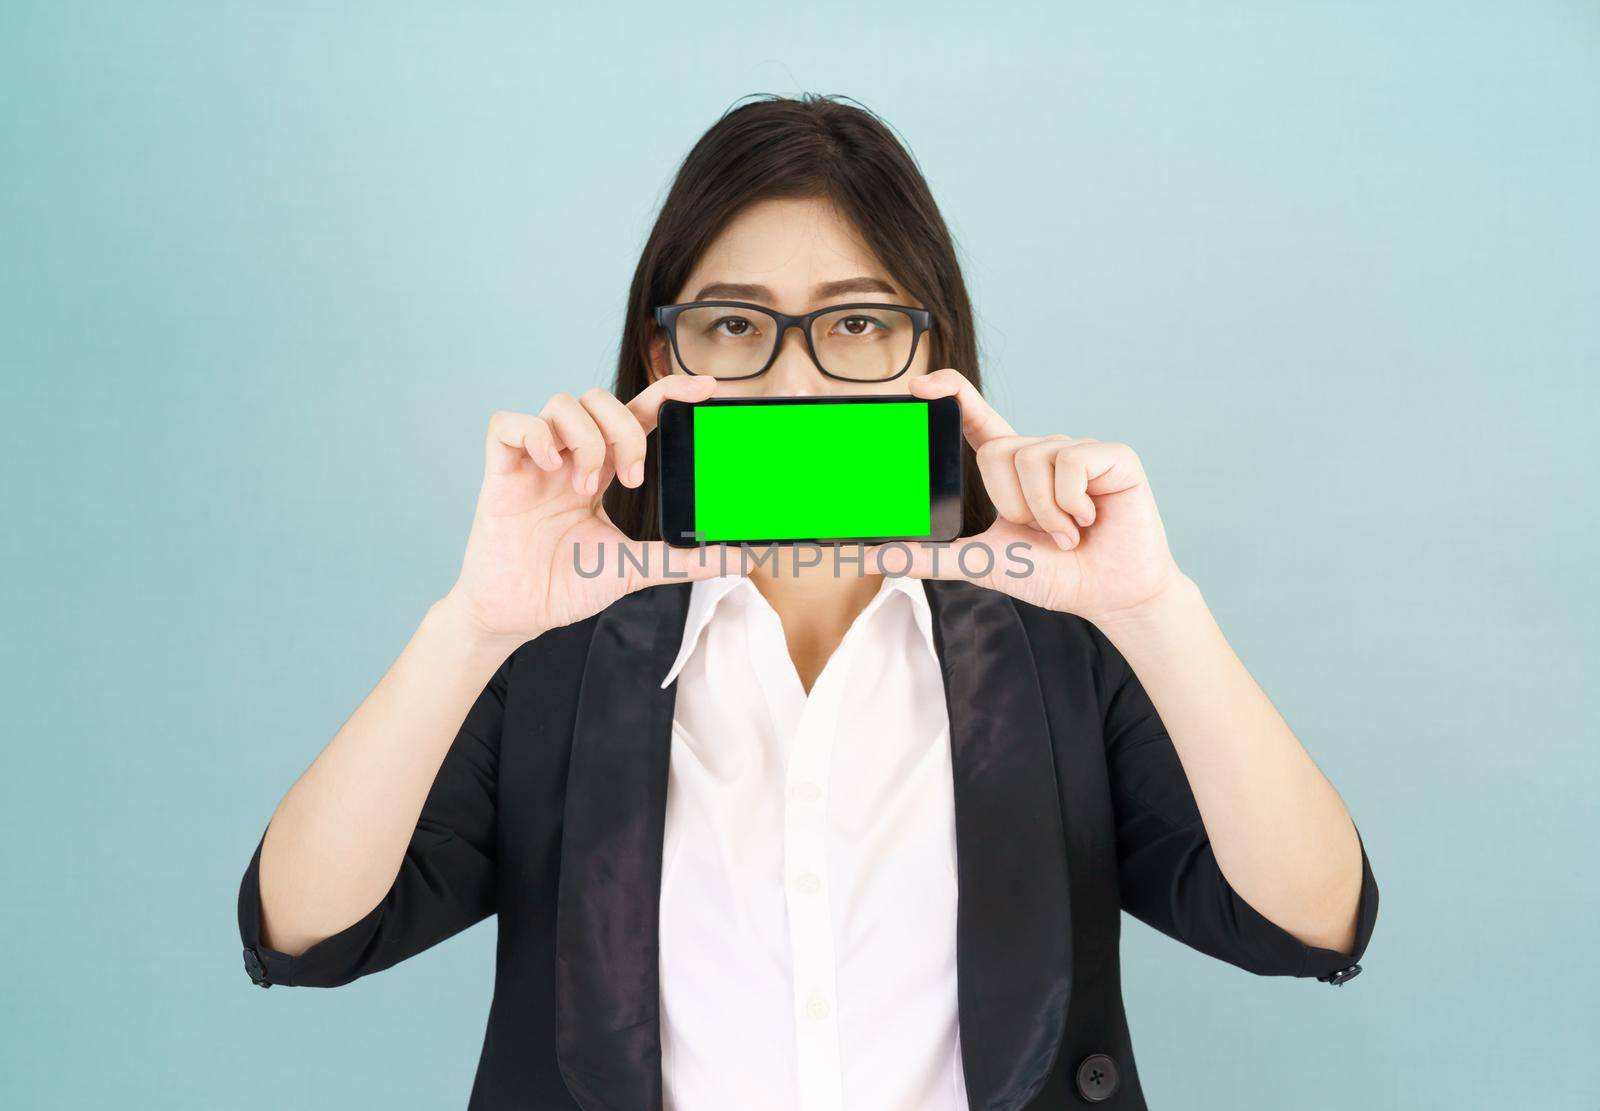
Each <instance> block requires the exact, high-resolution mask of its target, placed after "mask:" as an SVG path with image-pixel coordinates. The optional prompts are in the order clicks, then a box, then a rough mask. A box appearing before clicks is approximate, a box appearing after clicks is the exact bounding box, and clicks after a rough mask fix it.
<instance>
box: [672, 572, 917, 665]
mask: <svg viewBox="0 0 1600 1111" xmlns="http://www.w3.org/2000/svg"><path fill="white" fill-rule="evenodd" d="M741 588H742V589H744V590H748V591H750V592H751V593H752V594H755V595H756V597H757V598H760V597H761V592H760V591H758V590H756V587H755V584H754V583H752V582H751V581H750V578H749V576H748V575H717V576H714V577H712V578H709V579H698V580H696V581H695V582H694V583H692V584H690V589H689V612H688V614H687V615H686V616H685V618H684V622H683V641H682V643H681V644H680V645H679V647H678V655H677V658H676V659H674V660H673V661H672V667H670V668H669V669H668V670H667V675H666V678H664V679H662V680H661V686H662V688H663V689H665V688H666V687H667V686H668V685H670V684H671V683H672V681H673V680H674V679H676V678H677V677H678V672H680V671H682V670H683V668H684V665H685V664H687V663H688V662H689V657H690V656H692V655H694V650H695V646H696V645H697V644H699V643H700V634H701V633H702V632H703V631H704V630H705V627H706V626H707V625H709V624H710V623H711V617H712V614H713V613H715V612H716V609H717V604H718V603H719V602H721V601H722V600H723V599H724V598H726V597H727V596H728V595H729V594H732V593H733V592H734V591H736V590H739V589H741ZM896 592H899V593H901V594H904V595H905V596H906V597H908V598H910V599H911V611H912V616H913V618H914V619H915V621H916V623H917V630H918V631H919V632H920V633H921V634H922V639H923V642H924V643H926V644H927V646H928V652H929V654H930V655H932V656H933V658H934V659H935V660H937V659H938V658H939V652H938V649H937V648H936V647H935V646H934V643H933V611H932V609H931V608H930V607H929V605H928V592H927V589H926V588H925V587H924V586H923V585H922V580H921V579H914V578H912V577H911V576H910V575H885V576H884V577H883V583H882V585H881V586H880V587H879V588H878V593H877V594H875V595H873V597H872V601H870V602H868V603H867V608H866V609H865V610H863V611H862V615H863V616H865V615H867V614H869V613H871V612H872V611H873V610H874V609H875V608H877V607H878V606H881V605H883V604H884V600H885V599H886V598H888V597H890V596H891V595H892V594H894V593H896ZM761 600H762V601H763V602H765V599H761Z"/></svg>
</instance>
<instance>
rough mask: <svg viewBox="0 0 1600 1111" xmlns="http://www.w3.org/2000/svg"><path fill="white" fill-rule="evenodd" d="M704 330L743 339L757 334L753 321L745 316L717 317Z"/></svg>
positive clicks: (729, 337) (730, 337)
mask: <svg viewBox="0 0 1600 1111" xmlns="http://www.w3.org/2000/svg"><path fill="white" fill-rule="evenodd" d="M724 329H725V330H724ZM706 330H707V331H708V332H710V333H711V334H712V335H717V336H725V337H727V338H728V339H745V338H746V337H748V336H753V335H755V334H757V333H756V323H755V321H753V320H751V319H750V318H749V317H746V316H723V317H718V318H717V319H716V320H714V321H712V322H711V325H710V327H708V328H707V329H706Z"/></svg>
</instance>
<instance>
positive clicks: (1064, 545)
mask: <svg viewBox="0 0 1600 1111" xmlns="http://www.w3.org/2000/svg"><path fill="white" fill-rule="evenodd" d="M1050 539H1052V540H1054V541H1055V542H1056V547H1058V548H1060V549H1061V550H1062V551H1066V550H1067V549H1069V548H1071V547H1072V537H1070V536H1068V535H1067V534H1066V533H1064V532H1052V533H1051V534H1050Z"/></svg>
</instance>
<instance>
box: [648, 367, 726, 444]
mask: <svg viewBox="0 0 1600 1111" xmlns="http://www.w3.org/2000/svg"><path fill="white" fill-rule="evenodd" d="M716 389H717V380H716V379H715V378H711V377H708V376H707V375H704V374H668V375H664V376H662V377H660V378H657V379H656V380H655V381H654V382H652V383H650V384H649V385H648V386H646V387H645V388H644V389H642V390H640V391H639V392H638V393H637V394H636V395H634V398H633V400H632V401H630V402H628V411H629V412H631V413H632V414H633V416H634V419H635V420H637V421H638V422H639V427H640V428H642V429H644V430H645V432H646V434H648V433H650V432H652V431H654V430H655V427H656V414H657V412H658V411H659V410H660V408H661V403H662V402H663V401H667V400H672V401H688V402H695V401H704V400H705V399H706V398H708V397H710V396H711V395H712V394H713V393H715V392H716Z"/></svg>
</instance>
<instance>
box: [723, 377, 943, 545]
mask: <svg viewBox="0 0 1600 1111" xmlns="http://www.w3.org/2000/svg"><path fill="white" fill-rule="evenodd" d="M928 483H929V477H928V405H927V403H926V402H923V401H904V402H900V401H884V402H868V403H859V402H857V403H851V402H838V403H834V402H818V403H814V404H803V405H703V406H697V407H696V408H695V410H694V503H695V504H694V514H695V521H694V524H695V530H696V531H697V532H699V533H700V535H701V538H702V539H704V540H799V539H805V538H808V537H818V538H823V537H849V536H928V535H930V534H931V533H932V531H933V520H932V498H931V496H930V491H929V489H928Z"/></svg>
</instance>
